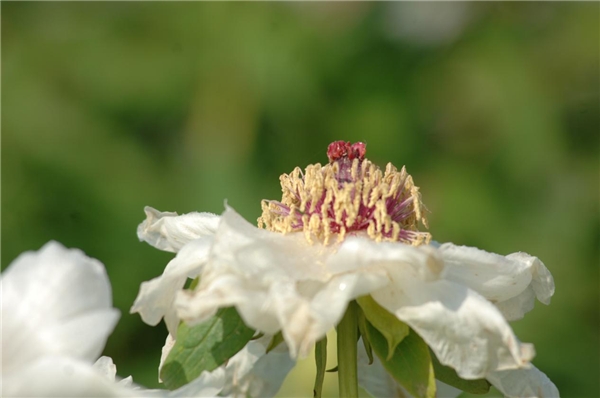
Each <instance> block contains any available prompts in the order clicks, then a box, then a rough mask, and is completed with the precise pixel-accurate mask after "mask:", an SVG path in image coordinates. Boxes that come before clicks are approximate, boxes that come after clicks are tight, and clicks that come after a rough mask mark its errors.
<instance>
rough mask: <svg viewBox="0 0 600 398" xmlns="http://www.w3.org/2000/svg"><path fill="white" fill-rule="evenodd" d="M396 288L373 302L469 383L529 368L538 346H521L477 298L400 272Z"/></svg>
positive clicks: (450, 284) (396, 272) (453, 286)
mask: <svg viewBox="0 0 600 398" xmlns="http://www.w3.org/2000/svg"><path fill="white" fill-rule="evenodd" d="M390 275H391V277H392V280H393V285H392V286H391V287H388V288H383V289H380V290H378V291H376V292H374V293H372V296H373V298H374V299H375V300H376V301H377V302H378V303H379V304H381V305H382V306H383V307H384V308H386V309H387V310H388V311H390V312H392V313H393V314H395V315H396V316H397V317H398V318H399V319H400V320H402V321H404V322H406V323H407V324H408V325H409V326H410V327H411V328H413V329H414V330H415V331H416V332H417V333H418V334H419V335H420V336H421V337H422V338H423V339H424V340H425V341H426V342H427V344H428V345H429V347H430V348H431V349H432V350H433V351H434V353H435V354H436V355H437V357H438V359H439V360H440V362H441V363H442V364H445V365H448V366H450V367H452V368H454V369H456V371H457V373H458V374H459V376H461V377H463V378H465V379H478V378H482V377H484V376H485V375H486V374H487V373H488V372H491V371H494V370H500V369H513V368H520V367H524V366H527V364H528V361H529V360H531V358H532V357H533V355H534V351H533V346H531V345H529V344H521V343H520V342H519V341H518V339H517V338H516V336H515V335H514V333H513V332H512V330H511V328H510V326H509V325H508V323H507V321H506V320H505V319H504V317H503V316H502V314H501V313H500V312H499V311H498V310H497V309H496V307H494V305H492V304H491V303H490V302H489V301H487V300H486V299H485V298H484V297H482V296H480V295H479V294H478V293H476V292H474V291H473V290H470V289H469V288H467V287H465V286H462V285H459V284H457V283H454V282H450V281H447V280H437V281H431V282H426V281H422V280H420V279H419V278H416V277H415V276H414V275H411V274H410V273H407V272H403V271H402V269H401V268H400V267H399V268H397V269H395V270H390Z"/></svg>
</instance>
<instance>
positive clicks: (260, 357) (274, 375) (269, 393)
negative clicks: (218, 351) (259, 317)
mask: <svg viewBox="0 0 600 398" xmlns="http://www.w3.org/2000/svg"><path fill="white" fill-rule="evenodd" d="M271 338H272V336H263V337H262V338H260V339H258V340H253V341H250V342H249V343H248V344H247V345H246V347H244V348H243V349H242V350H241V351H240V352H238V353H237V354H236V355H235V356H234V357H233V358H231V359H230V360H229V363H228V364H227V367H226V368H225V371H226V378H227V382H226V388H225V389H224V390H223V392H222V393H221V395H222V396H230V397H255V398H269V397H273V396H275V394H276V393H277V391H279V388H280V387H281V384H282V383H283V381H284V379H285V377H286V376H287V374H288V373H289V372H290V370H292V368H293V367H294V365H295V362H294V361H293V360H292V359H291V358H290V354H289V352H288V348H287V347H286V345H285V343H281V344H280V345H279V346H277V347H276V348H275V349H273V350H271V351H270V352H269V353H266V348H267V346H268V344H269V342H270V341H271Z"/></svg>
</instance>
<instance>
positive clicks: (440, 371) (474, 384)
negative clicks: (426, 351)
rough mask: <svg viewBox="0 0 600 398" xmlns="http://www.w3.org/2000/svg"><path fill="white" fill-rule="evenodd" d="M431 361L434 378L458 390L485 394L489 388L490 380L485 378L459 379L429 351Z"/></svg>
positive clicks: (454, 372) (453, 371)
mask: <svg viewBox="0 0 600 398" xmlns="http://www.w3.org/2000/svg"><path fill="white" fill-rule="evenodd" d="M431 362H432V364H433V370H434V371H435V378H436V379H438V380H439V381H443V382H444V383H446V384H449V385H451V386H452V387H456V388H458V389H459V390H463V391H465V392H468V393H471V394H485V393H487V392H488V391H489V390H490V386H491V384H490V382H489V381H487V380H486V379H477V380H465V379H461V378H460V377H459V376H458V375H457V374H456V371H455V370H454V369H452V368H451V367H449V366H445V365H442V364H441V363H440V361H438V359H437V357H436V356H435V354H434V353H431Z"/></svg>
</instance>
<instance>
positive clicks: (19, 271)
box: [1, 242, 119, 371]
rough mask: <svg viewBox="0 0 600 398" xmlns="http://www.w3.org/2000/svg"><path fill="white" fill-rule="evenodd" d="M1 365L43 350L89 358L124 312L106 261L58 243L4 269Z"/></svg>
mask: <svg viewBox="0 0 600 398" xmlns="http://www.w3.org/2000/svg"><path fill="white" fill-rule="evenodd" d="M1 285H2V365H3V369H4V370H6V371H8V370H10V369H14V368H17V367H19V366H23V365H24V364H26V363H27V362H31V361H33V360H34V359H36V358H39V357H42V356H44V355H65V356H71V357H75V358H81V359H84V360H87V361H89V362H90V363H91V362H92V361H93V360H95V359H96V358H97V357H98V355H100V352H101V351H102V349H103V348H104V345H105V342H106V339H107V337H108V335H109V334H110V332H111V331H112V329H113V328H114V326H115V323H116V321H117V319H118V317H119V314H118V311H117V310H116V309H114V308H112V300H111V289H110V283H109V281H108V277H107V275H106V271H105V269H104V266H103V265H102V264H101V263H100V262H99V261H97V260H94V259H91V258H89V257H86V256H85V255H84V254H83V253H82V252H81V251H79V250H75V249H72V250H68V249H66V248H64V247H63V246H62V245H61V244H59V243H56V242H50V243H47V244H46V245H45V246H44V247H42V248H41V249H40V250H39V251H38V252H26V253H23V254H21V255H20V256H19V257H18V258H17V259H15V260H14V261H13V262H12V263H11V265H10V266H9V267H8V269H7V270H6V271H5V272H4V273H3V274H2V278H1Z"/></svg>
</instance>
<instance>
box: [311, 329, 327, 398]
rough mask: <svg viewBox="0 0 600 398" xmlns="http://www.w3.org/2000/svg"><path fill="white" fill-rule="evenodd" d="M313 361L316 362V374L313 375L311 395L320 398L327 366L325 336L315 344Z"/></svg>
mask: <svg viewBox="0 0 600 398" xmlns="http://www.w3.org/2000/svg"><path fill="white" fill-rule="evenodd" d="M315 362H316V363H317V376H316V377H315V388H314V390H313V397H314V398H321V393H322V391H323V380H325V368H326V366H327V336H325V337H323V339H322V340H320V341H317V344H316V345H315Z"/></svg>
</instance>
